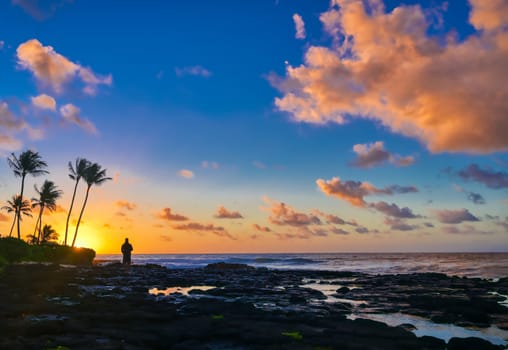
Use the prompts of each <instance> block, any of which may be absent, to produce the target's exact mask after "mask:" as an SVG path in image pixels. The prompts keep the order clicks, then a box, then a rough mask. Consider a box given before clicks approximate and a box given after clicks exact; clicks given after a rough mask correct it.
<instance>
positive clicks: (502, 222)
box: [496, 216, 508, 231]
mask: <svg viewBox="0 0 508 350" xmlns="http://www.w3.org/2000/svg"><path fill="white" fill-rule="evenodd" d="M496 225H497V226H500V227H502V228H503V229H504V230H505V231H508V216H507V217H505V218H504V220H497V221H496Z"/></svg>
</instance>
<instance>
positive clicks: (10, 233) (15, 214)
mask: <svg viewBox="0 0 508 350" xmlns="http://www.w3.org/2000/svg"><path fill="white" fill-rule="evenodd" d="M16 217H17V213H14V220H12V225H11V230H10V231H9V237H12V230H13V229H14V224H15V223H16Z"/></svg>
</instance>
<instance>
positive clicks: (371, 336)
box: [0, 263, 508, 350]
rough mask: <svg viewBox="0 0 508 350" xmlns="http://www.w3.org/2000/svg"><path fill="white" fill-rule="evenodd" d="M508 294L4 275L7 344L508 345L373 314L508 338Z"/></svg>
mask: <svg viewBox="0 0 508 350" xmlns="http://www.w3.org/2000/svg"><path fill="white" fill-rule="evenodd" d="M170 287H171V288H173V289H169V288H170ZM505 295H508V278H503V279H500V280H498V281H489V280H482V279H471V278H469V279H468V278H459V277H448V276H446V275H443V274H432V273H431V274H428V273H427V274H408V275H376V276H373V275H366V274H361V273H350V272H331V271H304V270H301V271H280V270H269V269H263V268H258V269H255V268H252V267H249V266H246V265H230V264H220V263H219V264H213V265H209V266H208V267H206V268H200V269H177V270H171V269H166V268H164V267H161V266H158V265H133V266H130V267H125V266H122V265H120V264H108V265H104V266H93V267H68V266H59V265H42V264H30V265H27V264H15V265H10V266H8V267H6V269H5V271H4V272H3V274H2V275H1V276H0V305H1V308H0V319H1V320H2V326H1V327H0V348H1V349H60V350H64V349H314V350H318V349H321V350H324V349H389V350H397V349H429V350H430V349H449V350H455V349H461V350H467V349H475V350H482V349H487V350H488V349H505V348H507V346H506V345H495V344H492V343H491V342H489V341H487V340H485V339H480V338H475V337H469V338H457V337H451V338H450V339H447V341H445V340H443V339H439V338H435V337H432V336H420V337H417V336H416V335H415V333H414V332H413V331H414V330H415V327H414V325H412V324H402V325H400V326H397V327H391V326H388V325H386V324H384V323H381V322H377V321H373V320H370V319H368V318H369V317H368V315H382V314H393V313H401V314H407V315H413V316H416V317H421V318H423V319H427V320H429V321H432V322H434V323H442V324H454V325H456V326H461V327H477V328H480V329H481V328H483V329H486V328H487V327H491V328H492V327H495V328H496V329H498V330H500V331H503V330H504V331H507V330H508V307H507V306H505V305H503V302H505V301H506V298H505V297H504V296H505ZM507 334H508V333H507ZM504 340H506V339H504ZM506 343H507V342H506V341H505V342H504V344H506Z"/></svg>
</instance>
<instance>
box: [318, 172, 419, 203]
mask: <svg viewBox="0 0 508 350" xmlns="http://www.w3.org/2000/svg"><path fill="white" fill-rule="evenodd" d="M316 183H317V185H318V187H319V189H320V190H321V191H323V193H325V194H326V195H328V196H333V197H337V198H339V199H342V200H344V201H346V202H348V203H350V204H352V205H354V206H356V207H366V206H367V202H365V200H364V197H366V196H371V195H393V194H395V193H410V192H418V189H417V188H416V187H414V186H398V185H392V186H388V187H385V188H376V187H374V186H373V185H371V184H370V183H368V182H360V181H352V180H348V181H342V180H341V179H340V178H338V177H334V178H332V179H331V180H327V181H325V180H323V179H318V180H317V181H316Z"/></svg>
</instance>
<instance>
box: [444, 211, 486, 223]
mask: <svg viewBox="0 0 508 350" xmlns="http://www.w3.org/2000/svg"><path fill="white" fill-rule="evenodd" d="M434 214H435V216H436V217H437V219H438V220H439V222H440V223H442V224H460V223H461V222H464V221H480V219H478V218H477V217H476V216H474V215H473V214H471V213H470V212H469V210H467V209H457V210H434Z"/></svg>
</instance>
